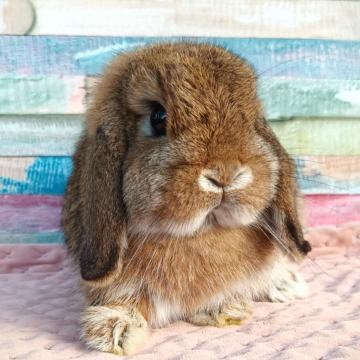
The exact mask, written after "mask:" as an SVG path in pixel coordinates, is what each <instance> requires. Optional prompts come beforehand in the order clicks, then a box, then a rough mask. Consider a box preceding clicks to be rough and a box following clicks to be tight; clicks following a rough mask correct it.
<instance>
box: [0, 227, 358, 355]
mask: <svg viewBox="0 0 360 360" xmlns="http://www.w3.org/2000/svg"><path fill="white" fill-rule="evenodd" d="M307 236H308V237H309V239H310V241H311V242H312V244H313V246H314V251H313V253H312V258H313V260H310V259H309V260H307V261H306V262H305V263H304V265H303V273H304V275H305V277H306V278H307V280H308V282H309V285H310V288H311V295H310V297H309V298H307V299H305V300H300V301H296V302H293V303H289V304H276V303H257V304H255V311H254V316H253V317H252V319H251V320H250V321H249V322H248V323H247V324H246V325H243V326H241V327H229V328H224V329H217V328H212V327H206V328H200V327H195V326H192V325H189V324H186V323H176V324H173V325H172V326H169V327H167V328H164V329H159V330H155V331H154V332H153V334H152V337H151V339H150V341H149V342H148V343H147V344H145V346H144V347H143V349H142V350H141V351H140V352H139V353H138V354H137V355H135V356H133V357H132V358H133V359H142V360H145V359H183V360H185V359H186V360H189V359H194V360H195V359H196V360H201V359H206V360H211V359H256V360H258V359H276V360H282V359H284V360H285V359H301V360H307V359H335V358H336V359H344V358H346V359H360V333H359V324H360V257H359V255H360V224H359V223H357V224H349V225H344V226H342V227H341V228H335V227H334V228H317V229H311V230H309V232H308V233H307ZM64 258H65V256H64V249H63V248H62V247H61V246H56V245H52V246H51V245H37V246H36V245H1V246H0V289H1V290H0V329H1V330H0V332H1V336H0V359H34V360H41V359H44V360H48V359H61V360H64V359H74V358H77V359H78V358H79V359H91V358H98V359H115V356H114V355H110V354H100V353H98V352H96V351H89V350H87V349H86V348H85V347H84V346H83V345H82V344H81V343H80V342H79V341H78V335H79V325H78V319H79V314H80V311H81V308H82V299H81V295H80V293H79V289H78V286H77V282H76V279H75V278H76V276H75V275H74V273H73V272H72V271H71V270H70V267H69V266H66V265H65V264H66V261H65V262H64Z"/></svg>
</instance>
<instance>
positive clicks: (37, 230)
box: [0, 195, 360, 244]
mask: <svg viewBox="0 0 360 360" xmlns="http://www.w3.org/2000/svg"><path fill="white" fill-rule="evenodd" d="M16 198H18V199H16ZM50 198H53V200H50ZM42 201H44V203H43V204H42ZM304 205H305V208H304V212H305V214H304V215H305V216H304V217H305V221H306V224H307V226H308V227H317V226H324V225H341V224H344V223H349V222H353V221H360V195H351V196H348V195H307V196H305V201H304ZM11 206H12V207H11ZM61 206H62V197H59V196H54V197H43V196H42V197H38V196H31V195H30V196H21V197H19V196H6V197H5V199H4V197H3V196H2V197H0V214H1V215H2V216H1V217H0V222H1V231H0V243H7V244H11V243H62V242H63V234H62V232H61V228H60V212H61ZM4 219H5V220H6V219H10V221H8V222H7V221H5V220H4ZM31 223H32V225H31ZM48 223H50V224H51V225H50V226H49V224H48Z"/></svg>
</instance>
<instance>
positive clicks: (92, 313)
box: [81, 305, 149, 355]
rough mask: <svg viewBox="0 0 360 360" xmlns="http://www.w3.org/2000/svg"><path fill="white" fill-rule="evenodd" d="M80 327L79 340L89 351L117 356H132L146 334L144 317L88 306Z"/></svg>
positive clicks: (128, 311)
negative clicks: (90, 349) (80, 339)
mask: <svg viewBox="0 0 360 360" xmlns="http://www.w3.org/2000/svg"><path fill="white" fill-rule="evenodd" d="M81 326H82V335H81V337H82V339H83V340H84V341H85V343H86V344H87V345H88V346H89V347H90V348H92V349H96V350H100V351H105V352H110V353H114V354H117V355H128V354H132V353H134V352H135V351H136V350H137V349H138V348H139V346H140V345H141V344H142V343H143V342H144V341H145V340H146V338H147V337H148V332H149V330H148V325H147V322H146V320H145V319H144V317H143V316H142V315H141V314H140V313H139V312H138V311H137V310H136V309H133V308H130V307H126V306H110V305H109V306H89V307H88V308H87V309H86V310H85V312H84V314H83V316H82V319H81Z"/></svg>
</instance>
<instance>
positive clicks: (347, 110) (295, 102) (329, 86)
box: [259, 77, 360, 119]
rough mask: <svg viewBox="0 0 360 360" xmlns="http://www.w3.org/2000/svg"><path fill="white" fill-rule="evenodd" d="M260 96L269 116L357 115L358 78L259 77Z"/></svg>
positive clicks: (359, 112) (359, 104)
mask: <svg viewBox="0 0 360 360" xmlns="http://www.w3.org/2000/svg"><path fill="white" fill-rule="evenodd" d="M259 95H260V99H261V100H262V101H263V104H264V108H265V110H266V115H267V117H268V118H270V119H281V118H291V117H347V116H349V117H358V116H360V80H327V79H289V78H276V77H273V78H270V77H262V78H260V83H259Z"/></svg>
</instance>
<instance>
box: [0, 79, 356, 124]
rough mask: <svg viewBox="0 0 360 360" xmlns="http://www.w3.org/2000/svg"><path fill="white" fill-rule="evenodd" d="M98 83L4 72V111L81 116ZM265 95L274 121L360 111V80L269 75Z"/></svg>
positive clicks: (262, 87)
mask: <svg viewBox="0 0 360 360" xmlns="http://www.w3.org/2000/svg"><path fill="white" fill-rule="evenodd" d="M93 84H94V78H90V79H87V81H86V82H85V81H84V78H82V77H80V76H76V77H69V76H67V77H61V76H53V75H52V76H48V77H43V76H31V77H25V76H23V75H22V76H15V77H12V76H8V75H6V76H0V114H80V113H83V112H84V111H85V103H86V101H87V100H88V95H89V93H91V91H92V85H93ZM85 88H86V92H85ZM259 95H260V98H261V100H262V102H263V104H264V107H265V110H266V113H267V117H268V118H271V119H283V118H291V117H305V116H316V117H324V116H325V117H326V116H327V117H340V116H341V117H356V116H359V115H360V80H339V79H336V80H335V79H333V80H326V79H321V80H319V79H292V78H281V77H269V76H263V77H260V79H259Z"/></svg>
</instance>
